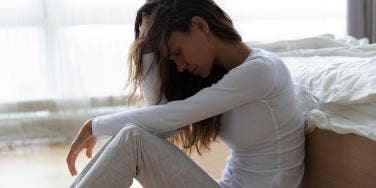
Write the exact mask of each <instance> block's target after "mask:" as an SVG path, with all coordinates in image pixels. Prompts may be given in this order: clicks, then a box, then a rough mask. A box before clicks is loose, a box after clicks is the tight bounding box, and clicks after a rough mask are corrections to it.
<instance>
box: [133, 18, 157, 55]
mask: <svg viewBox="0 0 376 188" xmlns="http://www.w3.org/2000/svg"><path fill="white" fill-rule="evenodd" d="M148 24H149V15H146V14H145V15H143V16H142V23H141V25H140V27H139V31H140V34H139V37H138V38H137V39H136V40H137V43H142V42H143V40H144V39H145V38H146V36H147V34H148V29H149V25H148ZM151 52H153V50H152V49H151V48H150V47H148V46H146V49H144V50H143V52H142V54H148V53H151Z"/></svg>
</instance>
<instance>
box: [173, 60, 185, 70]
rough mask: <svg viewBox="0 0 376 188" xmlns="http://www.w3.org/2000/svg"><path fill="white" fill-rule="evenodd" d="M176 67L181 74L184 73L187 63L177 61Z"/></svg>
mask: <svg viewBox="0 0 376 188" xmlns="http://www.w3.org/2000/svg"><path fill="white" fill-rule="evenodd" d="M175 63H176V67H177V69H178V71H179V72H183V71H184V69H185V66H186V63H185V62H184V61H175Z"/></svg>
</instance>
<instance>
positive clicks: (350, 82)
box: [248, 34, 376, 188]
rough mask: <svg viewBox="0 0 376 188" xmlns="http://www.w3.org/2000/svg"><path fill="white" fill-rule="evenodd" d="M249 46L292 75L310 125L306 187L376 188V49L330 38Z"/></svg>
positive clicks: (360, 42)
mask: <svg viewBox="0 0 376 188" xmlns="http://www.w3.org/2000/svg"><path fill="white" fill-rule="evenodd" d="M248 44H249V45H250V46H251V47H256V48H262V49H265V50H268V51H271V52H274V53H277V54H278V55H280V56H281V57H282V59H283V60H284V62H285V63H286V65H287V67H288V68H289V70H290V72H291V75H292V78H293V83H294V89H295V92H296V94H297V96H298V99H299V101H300V104H301V109H302V111H303V112H304V113H305V114H306V117H307V120H308V121H307V126H306V171H305V175H304V180H303V187H305V188H310V187H315V188H317V187H318V188H325V187H331V188H336V187H338V188H339V187H340V188H346V187H349V188H350V187H351V188H353V187H362V188H368V187H370V188H371V187H372V188H374V187H376V142H375V141H376V44H368V40H367V39H360V40H357V39H355V38H352V37H350V36H345V37H342V38H338V39H336V38H335V36H333V35H331V34H325V35H320V36H317V37H311V38H304V39H299V40H285V41H277V42H271V43H261V42H249V43H248Z"/></svg>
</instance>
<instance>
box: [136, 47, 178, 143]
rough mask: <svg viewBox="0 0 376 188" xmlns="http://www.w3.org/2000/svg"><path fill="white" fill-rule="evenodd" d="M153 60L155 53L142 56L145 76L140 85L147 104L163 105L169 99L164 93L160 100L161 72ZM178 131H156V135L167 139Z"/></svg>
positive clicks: (143, 74)
mask: <svg viewBox="0 0 376 188" xmlns="http://www.w3.org/2000/svg"><path fill="white" fill-rule="evenodd" d="M153 61H154V53H148V54H144V55H143V57H142V64H143V73H142V76H143V77H145V78H144V79H143V80H142V81H141V83H140V87H141V91H142V95H143V97H144V103H145V106H151V105H161V104H166V103H167V99H166V97H165V96H164V94H162V98H161V101H160V102H158V100H159V90H160V85H161V80H160V77H159V75H158V74H159V72H158V67H157V66H152V67H151V65H153V64H152V63H153ZM154 65H155V64H154ZM177 132H178V131H177V130H172V131H166V132H161V133H156V135H157V136H159V137H161V138H164V139H166V138H168V137H170V136H172V135H174V134H176V133H177Z"/></svg>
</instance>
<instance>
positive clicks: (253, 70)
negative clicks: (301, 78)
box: [93, 58, 284, 137]
mask: <svg viewBox="0 0 376 188" xmlns="http://www.w3.org/2000/svg"><path fill="white" fill-rule="evenodd" d="M275 70H276V68H275V65H274V63H273V62H272V61H270V60H268V59H265V58H257V59H253V60H249V61H246V62H244V63H243V64H241V65H239V66H238V67H235V68H233V69H231V70H230V71H229V72H228V73H227V74H226V75H224V77H223V78H222V79H221V80H219V81H218V83H216V84H213V85H211V86H210V87H207V88H204V89H202V90H200V91H199V92H197V93H196V94H195V95H193V96H191V97H188V98H186V99H184V100H177V101H170V102H168V103H166V104H162V105H153V106H147V107H141V108H137V109H132V110H128V111H122V112H118V113H114V114H109V115H104V116H99V117H96V118H95V119H94V121H95V123H94V124H93V135H94V136H96V137H98V136H100V135H110V136H113V135H115V134H116V133H117V132H118V131H120V130H121V129H122V128H123V127H124V126H126V125H127V124H128V123H133V124H136V125H138V126H141V127H143V128H145V129H147V130H148V131H150V132H153V133H161V132H166V131H171V130H176V129H178V128H181V127H183V126H185V125H188V124H191V123H193V122H198V121H201V120H204V119H206V118H209V117H213V116H216V115H219V114H222V113H224V112H226V111H229V110H231V109H233V108H235V107H238V106H240V105H243V104H245V103H249V102H252V101H255V100H261V99H263V98H265V97H266V96H268V94H269V93H270V92H271V90H272V89H273V87H274V83H275V80H276V79H275V74H276V73H275V72H276V71H275ZM279 79H284V78H279Z"/></svg>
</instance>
